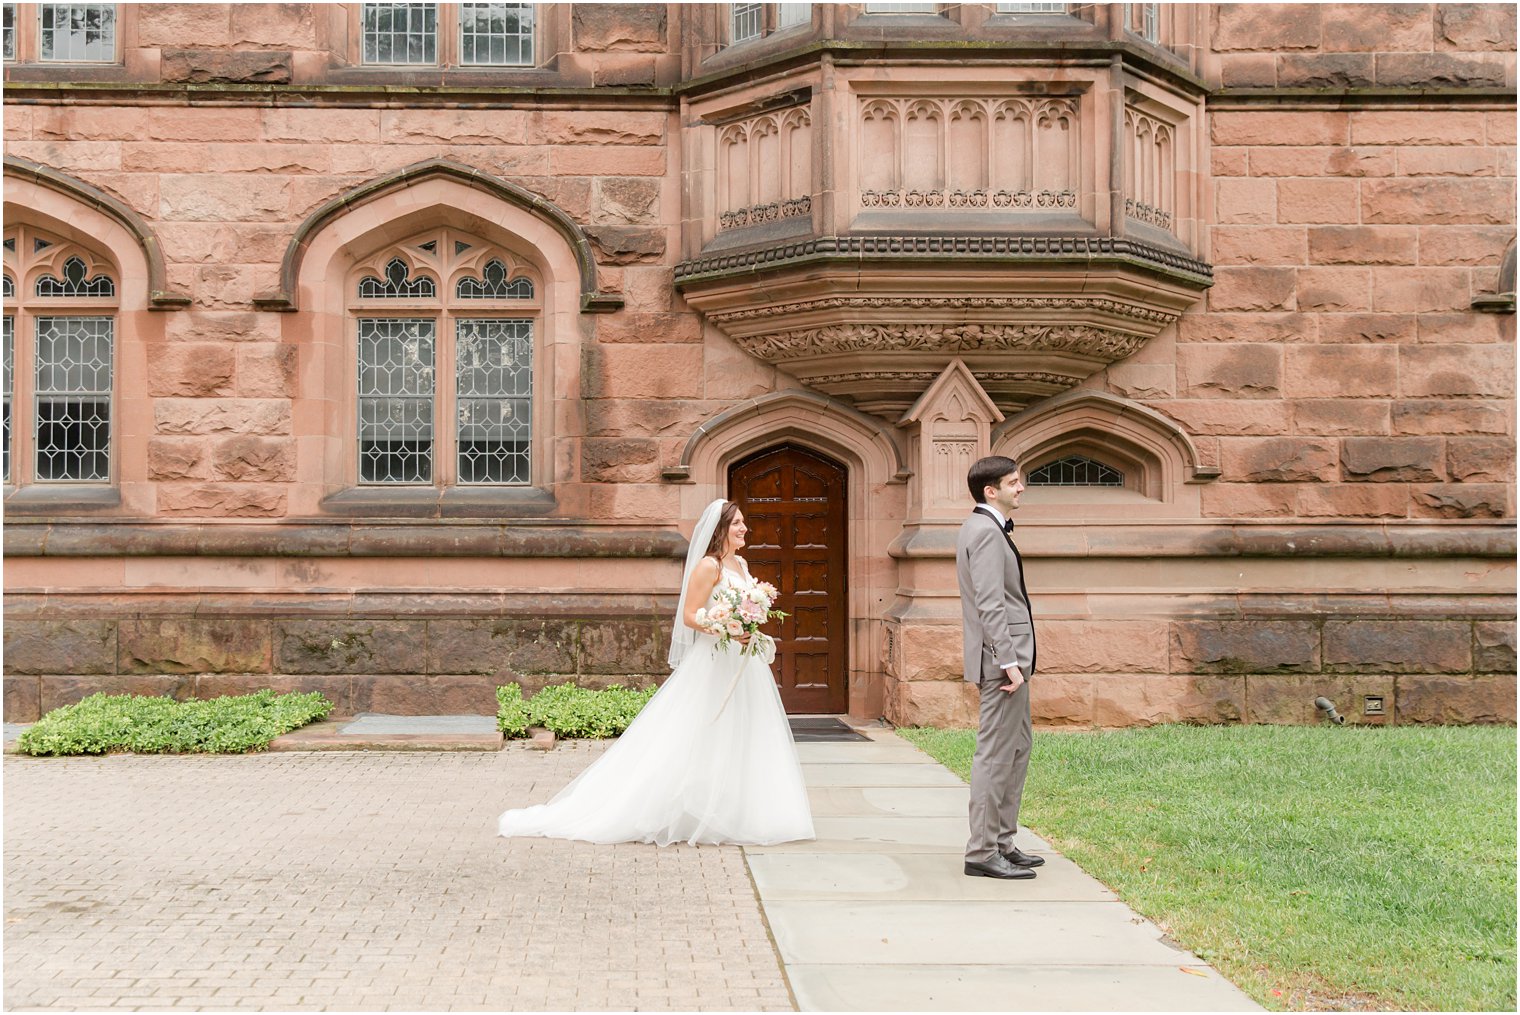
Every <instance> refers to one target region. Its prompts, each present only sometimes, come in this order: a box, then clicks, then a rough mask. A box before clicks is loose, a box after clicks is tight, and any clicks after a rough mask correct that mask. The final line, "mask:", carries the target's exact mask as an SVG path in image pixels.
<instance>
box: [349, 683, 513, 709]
mask: <svg viewBox="0 0 1520 1015" xmlns="http://www.w3.org/2000/svg"><path fill="white" fill-rule="evenodd" d="M496 686H497V683H496V680H495V679H494V678H493V677H490V676H486V675H482V674H464V675H459V676H453V675H442V674H430V675H421V674H415V673H407V674H368V675H365V676H356V677H354V678H353V690H352V695H353V699H352V700H353V709H354V712H355V713H356V714H357V713H361V712H379V713H381V714H384V715H495V714H496V709H497V707H498V706H497V701H496Z"/></svg>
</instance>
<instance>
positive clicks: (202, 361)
mask: <svg viewBox="0 0 1520 1015" xmlns="http://www.w3.org/2000/svg"><path fill="white" fill-rule="evenodd" d="M235 363H236V356H235V354H234V352H233V350H232V349H231V348H230V347H228V346H224V345H210V344H206V343H193V344H192V343H184V344H180V343H178V342H176V343H173V344H164V345H157V344H154V345H149V346H148V393H149V394H150V395H153V396H155V397H161V396H164V395H171V396H172V395H187V396H190V397H193V398H200V397H204V396H206V395H230V394H232V373H233V368H234V365H235Z"/></svg>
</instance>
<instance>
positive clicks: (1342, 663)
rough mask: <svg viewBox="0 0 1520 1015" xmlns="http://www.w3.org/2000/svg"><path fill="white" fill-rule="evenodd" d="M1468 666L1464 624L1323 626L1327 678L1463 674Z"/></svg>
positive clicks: (1342, 623)
mask: <svg viewBox="0 0 1520 1015" xmlns="http://www.w3.org/2000/svg"><path fill="white" fill-rule="evenodd" d="M1472 661H1473V660H1472V625H1471V624H1470V623H1468V622H1467V621H1462V620H1327V621H1325V671H1326V672H1329V673H1466V672H1468V671H1469V670H1471V669H1472Z"/></svg>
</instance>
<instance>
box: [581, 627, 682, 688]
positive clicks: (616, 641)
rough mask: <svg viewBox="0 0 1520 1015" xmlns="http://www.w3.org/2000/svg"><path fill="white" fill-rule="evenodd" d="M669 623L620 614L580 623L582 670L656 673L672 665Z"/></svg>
mask: <svg viewBox="0 0 1520 1015" xmlns="http://www.w3.org/2000/svg"><path fill="white" fill-rule="evenodd" d="M669 632H670V627H669V624H667V623H661V622H657V621H646V620H635V619H627V618H618V619H611V620H588V621H586V622H585V623H584V624H582V625H581V632H580V637H581V652H580V672H581V673H582V674H609V675H613V676H624V675H627V674H639V673H657V672H662V671H664V670H668V669H669V668H670V666H669V664H668V663H667V662H666V656H667V655H668V653H669V652H670V634H669Z"/></svg>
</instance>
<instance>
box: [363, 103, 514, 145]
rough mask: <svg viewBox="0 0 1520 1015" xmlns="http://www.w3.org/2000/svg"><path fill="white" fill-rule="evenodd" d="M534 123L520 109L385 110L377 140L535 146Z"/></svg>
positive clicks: (394, 142) (413, 142)
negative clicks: (379, 138)
mask: <svg viewBox="0 0 1520 1015" xmlns="http://www.w3.org/2000/svg"><path fill="white" fill-rule="evenodd" d="M536 119H537V116H536V114H534V113H532V112H530V111H528V110H522V109H385V110H381V112H380V136H381V137H382V138H383V139H384V140H386V141H388V142H390V143H391V144H427V143H438V144H447V145H502V144H536V143H537V142H538V140H539V136H538V130H537V127H536V125H535V121H536Z"/></svg>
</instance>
